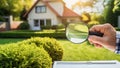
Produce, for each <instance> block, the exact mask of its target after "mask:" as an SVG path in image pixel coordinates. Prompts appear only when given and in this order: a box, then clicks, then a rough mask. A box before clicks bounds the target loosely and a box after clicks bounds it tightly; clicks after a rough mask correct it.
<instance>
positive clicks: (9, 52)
mask: <svg viewBox="0 0 120 68" xmlns="http://www.w3.org/2000/svg"><path fill="white" fill-rule="evenodd" d="M31 45H33V46H28V45H26V44H22V45H20V44H19V45H17V44H9V45H4V46H0V68H51V65H52V60H51V58H50V57H49V55H48V53H47V52H46V51H45V50H44V49H42V48H38V47H36V46H35V45H34V44H31Z"/></svg>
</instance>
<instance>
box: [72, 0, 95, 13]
mask: <svg viewBox="0 0 120 68" xmlns="http://www.w3.org/2000/svg"><path fill="white" fill-rule="evenodd" d="M96 2H97V0H80V1H78V2H76V3H75V4H74V5H72V9H73V10H74V9H75V8H79V9H80V10H81V9H86V8H88V7H89V8H91V9H92V8H93V7H94V4H95V3H96ZM83 12H86V11H83Z"/></svg>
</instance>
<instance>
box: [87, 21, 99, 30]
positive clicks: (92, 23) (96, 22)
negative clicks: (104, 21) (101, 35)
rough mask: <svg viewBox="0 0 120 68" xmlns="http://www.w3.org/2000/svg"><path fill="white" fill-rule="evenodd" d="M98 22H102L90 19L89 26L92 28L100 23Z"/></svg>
mask: <svg viewBox="0 0 120 68" xmlns="http://www.w3.org/2000/svg"><path fill="white" fill-rule="evenodd" d="M98 24H100V23H99V22H98V21H90V22H89V23H88V27H89V28H91V27H92V26H93V25H98Z"/></svg>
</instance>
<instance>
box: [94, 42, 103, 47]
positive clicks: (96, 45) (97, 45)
mask: <svg viewBox="0 0 120 68" xmlns="http://www.w3.org/2000/svg"><path fill="white" fill-rule="evenodd" d="M94 46H95V47H96V48H102V47H103V46H102V45H99V44H97V43H95V44H94Z"/></svg>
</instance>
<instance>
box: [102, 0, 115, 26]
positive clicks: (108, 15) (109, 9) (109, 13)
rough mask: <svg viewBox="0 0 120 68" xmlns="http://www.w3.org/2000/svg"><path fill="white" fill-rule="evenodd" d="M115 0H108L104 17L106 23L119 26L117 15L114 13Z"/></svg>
mask: <svg viewBox="0 0 120 68" xmlns="http://www.w3.org/2000/svg"><path fill="white" fill-rule="evenodd" d="M114 1H115V0H108V2H107V4H106V5H105V9H104V13H103V14H104V18H105V22H106V23H110V24H112V25H113V26H117V18H116V17H117V16H116V15H115V14H114V12H113V9H114Z"/></svg>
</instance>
